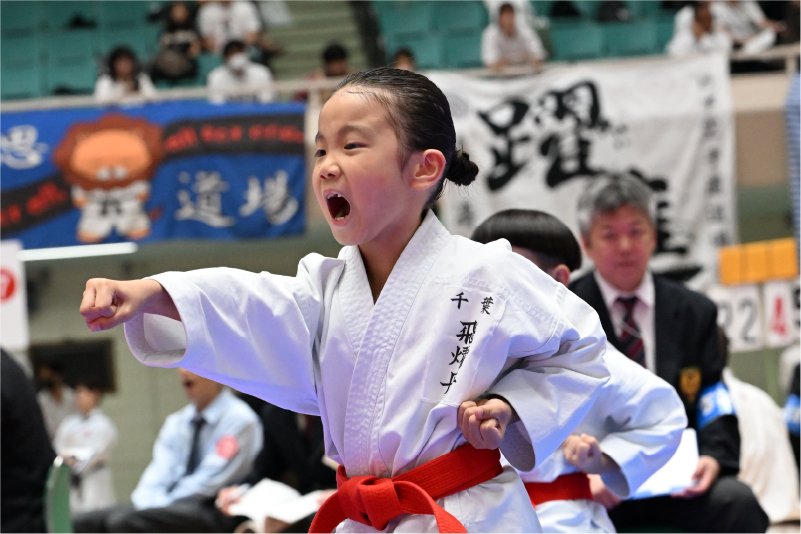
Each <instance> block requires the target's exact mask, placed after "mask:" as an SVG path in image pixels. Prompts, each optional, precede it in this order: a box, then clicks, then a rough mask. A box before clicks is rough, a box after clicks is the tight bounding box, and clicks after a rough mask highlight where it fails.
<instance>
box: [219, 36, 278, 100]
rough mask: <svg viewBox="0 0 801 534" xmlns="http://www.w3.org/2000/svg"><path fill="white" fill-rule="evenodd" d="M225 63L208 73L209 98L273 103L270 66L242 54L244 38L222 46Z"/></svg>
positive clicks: (273, 94)
mask: <svg viewBox="0 0 801 534" xmlns="http://www.w3.org/2000/svg"><path fill="white" fill-rule="evenodd" d="M223 58H224V59H225V63H223V64H222V65H220V66H219V67H217V68H216V69H214V70H213V71H211V72H210V73H209V76H208V78H207V81H206V88H207V89H208V91H209V100H210V101H211V102H213V103H215V104H222V103H223V102H234V101H236V102H243V101H244V102H252V101H257V102H272V101H273V100H275V86H274V84H273V75H272V73H270V69H268V68H267V67H265V66H264V65H260V64H258V63H254V62H252V61H251V60H250V58H249V57H248V55H247V54H246V53H245V43H244V42H243V41H238V40H232V41H228V43H226V45H225V48H224V49H223Z"/></svg>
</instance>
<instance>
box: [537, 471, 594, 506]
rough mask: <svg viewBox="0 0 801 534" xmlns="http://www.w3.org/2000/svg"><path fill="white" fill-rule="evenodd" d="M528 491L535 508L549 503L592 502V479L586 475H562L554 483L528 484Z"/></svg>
mask: <svg viewBox="0 0 801 534" xmlns="http://www.w3.org/2000/svg"><path fill="white" fill-rule="evenodd" d="M526 491H527V492H528V496H529V498H530V499H531V504H533V505H534V506H537V505H538V504H542V503H544V502H549V501H574V500H577V499H588V500H590V501H591V500H592V491H591V490H590V477H588V476H587V475H586V474H585V473H570V474H569V475H562V476H559V477H557V478H556V480H554V481H553V482H526Z"/></svg>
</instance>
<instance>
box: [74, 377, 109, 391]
mask: <svg viewBox="0 0 801 534" xmlns="http://www.w3.org/2000/svg"><path fill="white" fill-rule="evenodd" d="M79 387H85V388H86V389H88V390H91V391H96V392H97V393H101V394H102V393H103V388H102V387H101V386H100V382H98V380H97V379H95V378H92V377H81V378H76V379H75V389H77V388H79Z"/></svg>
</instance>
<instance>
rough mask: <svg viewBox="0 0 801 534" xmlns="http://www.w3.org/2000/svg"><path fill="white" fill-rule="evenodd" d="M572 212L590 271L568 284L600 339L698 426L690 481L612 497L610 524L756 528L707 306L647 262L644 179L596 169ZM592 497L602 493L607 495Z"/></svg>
mask: <svg viewBox="0 0 801 534" xmlns="http://www.w3.org/2000/svg"><path fill="white" fill-rule="evenodd" d="M578 216H579V227H580V230H581V234H582V235H581V237H582V242H583V245H584V248H585V250H586V253H587V255H588V256H589V257H590V258H591V259H592V260H593V262H594V264H595V271H594V272H591V273H589V274H587V275H585V276H583V277H581V278H579V279H577V280H575V281H574V282H573V283H571V284H570V289H571V290H572V291H573V292H574V293H576V294H577V295H578V296H579V297H581V298H583V299H584V300H585V301H586V302H587V303H588V304H590V305H591V306H592V307H593V308H595V310H596V311H597V312H598V316H599V317H600V319H601V325H602V326H603V329H604V331H605V332H606V335H607V338H608V339H609V342H610V343H612V344H613V345H614V346H615V347H617V348H618V349H619V350H620V351H621V352H622V353H623V354H625V355H627V356H628V357H629V358H631V359H632V360H634V361H636V362H638V363H640V364H642V365H643V366H645V367H646V368H648V369H650V370H651V371H653V372H655V373H656V374H657V375H659V377H661V378H662V379H664V380H666V381H667V382H669V383H671V384H672V385H673V386H674V387H675V388H676V390H677V391H678V393H679V396H680V397H681V399H682V401H683V402H684V406H685V409H686V410H687V419H688V421H689V426H690V427H692V428H694V429H696V432H697V434H698V451H699V454H700V458H699V461H698V466H697V468H696V472H695V480H696V484H695V485H694V486H692V487H690V488H688V489H686V490H684V491H683V492H682V493H680V494H678V495H674V496H665V497H656V498H651V499H643V500H637V501H626V502H622V503H619V504H617V506H615V507H614V508H613V509H612V510H611V511H610V517H611V518H612V521H613V522H614V523H615V526H616V527H617V528H618V530H619V529H622V528H636V527H637V526H643V525H647V524H654V523H657V524H669V525H673V526H676V527H678V528H681V529H683V530H687V531H692V532H765V530H766V529H767V527H768V518H767V515H766V514H765V512H764V511H763V510H762V509H761V508H760V506H759V503H758V502H757V500H756V497H755V496H754V494H753V492H752V491H751V489H750V488H749V487H748V486H746V485H744V484H742V483H741V482H739V481H738V480H737V478H736V475H737V472H738V471H739V456H740V435H739V431H738V428H737V417H736V414H735V413H734V410H733V408H732V406H731V402H730V399H729V396H728V390H727V389H726V387H725V385H724V384H723V382H722V381H721V371H722V368H723V365H724V362H723V361H721V359H720V358H719V352H718V340H717V339H718V338H717V309H716V307H715V305H714V304H713V303H712V301H710V300H709V299H708V298H706V297H705V296H703V295H701V294H699V293H696V292H694V291H691V290H689V289H687V288H685V287H684V286H682V285H681V284H678V283H675V282H672V281H670V280H667V279H665V278H662V277H660V276H657V275H654V274H652V273H651V272H650V271H649V270H648V262H649V260H650V257H651V255H652V254H653V252H654V250H655V249H656V227H655V224H654V218H653V216H652V211H651V193H650V189H649V188H648V187H647V186H646V185H645V184H644V183H643V182H642V181H641V180H639V179H638V178H636V177H633V176H611V177H605V178H600V179H598V180H596V181H594V182H593V183H592V184H591V185H590V187H589V188H588V190H587V191H586V192H585V193H584V194H583V195H582V197H581V199H580V200H579V207H578ZM700 406H703V407H704V409H703V410H700V409H699V407H700ZM602 491H607V492H608V490H602ZM597 497H598V499H597V500H600V501H602V502H609V500H608V499H607V497H608V495H599V496H597Z"/></svg>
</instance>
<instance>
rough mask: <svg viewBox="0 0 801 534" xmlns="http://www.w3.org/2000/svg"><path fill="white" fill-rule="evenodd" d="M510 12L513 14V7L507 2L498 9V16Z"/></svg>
mask: <svg viewBox="0 0 801 534" xmlns="http://www.w3.org/2000/svg"><path fill="white" fill-rule="evenodd" d="M507 11H511V12H512V14H513V15H514V14H515V6H513V5H512V4H510V3H509V2H504V3H503V4H501V7H500V8H499V9H498V15H503V14H504V13H505V12H507Z"/></svg>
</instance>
